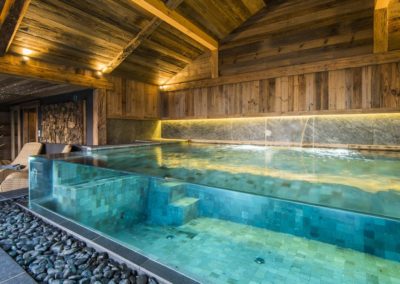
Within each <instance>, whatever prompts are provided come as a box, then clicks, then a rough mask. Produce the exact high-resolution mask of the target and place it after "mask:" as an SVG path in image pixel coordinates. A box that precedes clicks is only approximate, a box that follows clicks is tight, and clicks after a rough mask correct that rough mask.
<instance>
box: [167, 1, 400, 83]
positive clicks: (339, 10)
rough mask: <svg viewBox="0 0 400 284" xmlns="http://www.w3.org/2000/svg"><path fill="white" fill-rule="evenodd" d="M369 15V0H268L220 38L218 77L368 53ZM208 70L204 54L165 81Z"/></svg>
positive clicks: (371, 8)
mask: <svg viewBox="0 0 400 284" xmlns="http://www.w3.org/2000/svg"><path fill="white" fill-rule="evenodd" d="M392 1H396V2H400V0H392ZM392 6H393V5H392ZM373 14H374V0H320V1H315V0H302V1H297V0H296V1H293V0H283V1H269V2H268V4H267V7H266V8H264V9H263V10H261V11H260V12H259V13H258V14H257V15H255V16H253V17H252V18H251V19H249V20H248V21H247V22H245V23H244V24H242V25H241V26H240V27H239V28H238V29H236V30H235V31H233V32H232V33H231V34H230V35H228V36H227V37H226V38H225V39H223V41H222V42H221V45H220V51H219V63H220V66H219V71H220V76H229V75H235V74H243V73H247V72H256V71H263V70H267V69H273V68H276V67H282V66H291V65H296V64H302V63H312V62H317V61H321V60H331V59H334V58H344V57H350V56H355V55H363V54H369V53H372V51H373ZM397 14H400V11H399V13H397V12H396V13H394V14H393V16H392V31H393V34H395V33H396V32H395V31H396V30H400V29H398V28H396V27H397V25H399V26H400V21H398V18H396V15H397ZM396 23H398V24H396ZM399 34H400V33H399ZM395 38H396V37H394V38H392V42H394V43H393V44H392V45H393V48H394V45H396V43H395ZM399 45H400V41H399ZM210 70H211V69H210V59H209V54H205V55H203V56H202V57H201V58H199V59H198V60H195V61H194V62H193V63H192V64H189V65H187V67H186V68H185V69H183V70H182V71H181V72H179V73H178V74H177V75H175V76H174V77H173V78H172V79H170V80H169V81H168V82H167V84H175V83H181V82H189V81H196V80H201V79H207V78H211V73H210ZM294 81H296V80H294Z"/></svg>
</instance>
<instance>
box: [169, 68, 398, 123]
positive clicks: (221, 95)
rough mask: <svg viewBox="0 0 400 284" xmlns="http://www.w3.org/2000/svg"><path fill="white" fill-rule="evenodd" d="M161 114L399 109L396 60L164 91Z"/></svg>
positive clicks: (190, 115)
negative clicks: (386, 62)
mask: <svg viewBox="0 0 400 284" xmlns="http://www.w3.org/2000/svg"><path fill="white" fill-rule="evenodd" d="M162 104H163V113H162V117H163V118H207V117H215V118H216V117H240V116H257V115H268V114H273V115H279V114H307V113H309V112H314V113H315V112H316V113H318V112H321V113H323V112H331V113H338V112H352V111H357V110H364V111H368V110H373V109H384V110H399V109H400V69H399V64H398V63H389V64H380V65H372V66H365V67H357V68H348V69H342V70H334V71H324V72H317V73H309V74H301V75H294V76H283V77H278V78H274V79H267V80H257V81H250V82H242V83H236V84H227V85H220V86H213V87H204V88H195V89H187V90H178V91H172V92H165V93H163V94H162Z"/></svg>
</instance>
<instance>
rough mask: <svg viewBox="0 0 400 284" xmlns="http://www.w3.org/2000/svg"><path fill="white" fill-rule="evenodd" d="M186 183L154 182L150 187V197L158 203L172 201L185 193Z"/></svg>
mask: <svg viewBox="0 0 400 284" xmlns="http://www.w3.org/2000/svg"><path fill="white" fill-rule="evenodd" d="M185 186H186V183H184V182H179V181H166V182H155V183H154V184H153V185H152V186H151V189H150V199H153V202H156V203H157V204H160V205H166V204H169V203H171V202H174V201H176V200H178V199H180V198H182V197H184V196H185V194H186V189H185Z"/></svg>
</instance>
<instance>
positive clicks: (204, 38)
mask: <svg viewBox="0 0 400 284" xmlns="http://www.w3.org/2000/svg"><path fill="white" fill-rule="evenodd" d="M131 1H132V2H133V3H135V4H136V5H138V6H139V7H141V8H142V9H144V10H146V11H147V12H149V13H151V14H153V15H154V16H156V17H158V18H160V19H161V20H163V21H164V22H166V23H168V24H169V25H171V26H172V27H174V28H176V29H177V30H179V31H180V32H182V33H184V34H185V35H187V36H189V37H190V38H192V39H193V40H195V41H196V42H198V43H200V44H201V45H203V46H204V47H206V48H208V49H210V50H216V49H218V42H217V40H215V39H214V38H212V37H211V36H210V35H208V34H207V33H206V32H204V31H203V30H202V29H201V28H199V27H198V26H196V25H195V24H193V23H192V22H191V21H189V20H188V19H186V18H185V17H183V16H182V15H181V14H179V13H178V12H176V11H174V10H172V9H170V8H168V7H167V6H166V5H165V4H164V3H163V2H162V1H160V0H131Z"/></svg>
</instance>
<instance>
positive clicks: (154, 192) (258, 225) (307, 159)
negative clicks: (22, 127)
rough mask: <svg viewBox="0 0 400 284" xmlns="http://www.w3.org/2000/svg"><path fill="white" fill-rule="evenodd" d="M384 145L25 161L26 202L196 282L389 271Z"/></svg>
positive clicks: (180, 150)
mask: <svg viewBox="0 0 400 284" xmlns="http://www.w3.org/2000/svg"><path fill="white" fill-rule="evenodd" d="M399 172H400V157H398V155H397V154H396V153H394V152H392V153H390V152H358V151H353V150H344V149H335V150H333V149H301V148H283V147H262V146H244V145H241V146H239V145H237V146H234V145H205V144H188V143H174V144H162V145H153V146H141V147H132V148H124V149H108V150H99V151H92V152H86V153H78V154H71V155H69V156H63V157H56V156H54V157H51V156H48V157H46V156H37V157H34V158H31V161H30V203H31V207H34V206H33V205H35V206H39V207H41V208H45V209H47V210H51V211H53V212H56V213H58V214H60V215H62V216H65V217H67V218H69V219H71V220H73V221H75V222H77V223H79V224H82V225H84V226H85V227H88V228H90V229H92V230H95V231H96V232H98V233H100V234H102V235H104V236H107V237H109V238H111V239H113V240H115V241H117V242H119V243H121V244H123V245H124V246H126V247H128V248H130V249H132V250H134V251H136V252H139V253H140V254H143V255H145V256H147V257H148V258H150V259H153V260H155V261H157V262H159V263H161V264H163V265H166V266H168V267H170V268H173V269H175V270H176V271H179V272H181V273H183V274H185V275H187V276H189V277H191V278H193V279H195V280H197V281H200V282H202V283H294V281H295V282H296V283H400V277H399V273H398V271H399V269H400V220H399V217H400V216H399V215H400V213H399V212H398V210H397V208H399V205H400V186H399V184H400V176H399V174H398V173H399Z"/></svg>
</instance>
